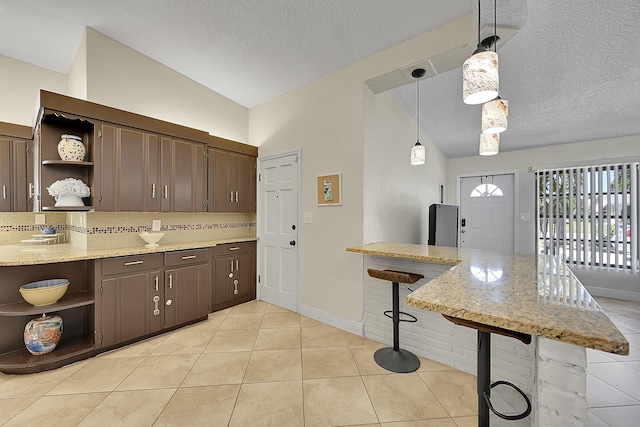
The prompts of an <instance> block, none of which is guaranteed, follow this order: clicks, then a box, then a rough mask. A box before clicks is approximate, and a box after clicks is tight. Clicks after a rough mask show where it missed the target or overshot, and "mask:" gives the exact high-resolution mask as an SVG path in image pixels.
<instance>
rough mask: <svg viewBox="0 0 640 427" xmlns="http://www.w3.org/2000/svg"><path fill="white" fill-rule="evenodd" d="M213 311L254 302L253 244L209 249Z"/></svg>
mask: <svg viewBox="0 0 640 427" xmlns="http://www.w3.org/2000/svg"><path fill="white" fill-rule="evenodd" d="M211 257H212V259H211V264H212V271H213V283H212V286H211V287H212V289H213V295H212V297H213V300H212V306H213V311H217V310H222V309H225V308H228V307H231V306H234V305H236V304H240V303H243V302H247V301H251V300H253V299H255V298H256V243H255V242H243V243H237V244H225V245H218V246H215V247H213V248H211Z"/></svg>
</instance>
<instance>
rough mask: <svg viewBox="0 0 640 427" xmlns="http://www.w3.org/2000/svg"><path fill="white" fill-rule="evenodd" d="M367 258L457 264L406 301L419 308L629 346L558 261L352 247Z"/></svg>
mask: <svg viewBox="0 0 640 427" xmlns="http://www.w3.org/2000/svg"><path fill="white" fill-rule="evenodd" d="M347 251H349V252H356V253H362V254H365V255H372V256H379V257H390V258H402V259H411V260H415V261H423V262H432V263H438V264H447V265H451V266H452V268H451V269H450V270H449V271H447V272H445V273H444V274H442V275H441V276H439V277H437V278H435V279H433V280H431V281H430V282H428V283H426V284H425V285H423V286H422V287H420V288H419V289H417V290H416V291H414V292H412V293H411V294H409V295H408V297H407V304H408V305H410V306H413V307H417V308H422V309H425V310H430V311H434V312H437V313H441V314H446V315H449V316H452V317H457V318H460V319H465V320H471V321H474V322H477V323H482V324H486V325H491V326H496V327H499V328H503V329H508V330H512V331H517V332H523V333H526V334H531V335H536V336H539V337H544V338H549V339H552V340H558V341H562V342H566V343H570V344H575V345H578V346H582V347H589V348H593V349H596V350H602V351H606V352H609V353H615V354H622V355H626V354H629V343H628V342H627V340H626V339H625V337H624V336H623V335H622V333H620V331H619V330H618V329H617V328H616V326H615V325H614V324H613V323H612V322H611V320H610V319H609V317H608V316H607V314H606V313H605V312H604V311H603V310H602V308H600V306H599V305H598V303H597V302H596V301H595V300H594V299H593V298H592V297H591V295H589V292H588V291H587V290H586V289H585V288H584V286H583V285H582V284H581V283H580V281H579V280H578V279H577V278H576V277H575V276H574V274H573V273H572V272H571V271H570V269H569V268H568V267H567V266H566V264H564V263H557V262H556V259H555V258H554V257H549V256H542V255H540V256H538V255H505V254H497V253H490V252H487V251H481V250H474V249H461V248H449V247H438V246H425V245H411V244H399V243H374V244H370V245H363V246H355V247H350V248H347Z"/></svg>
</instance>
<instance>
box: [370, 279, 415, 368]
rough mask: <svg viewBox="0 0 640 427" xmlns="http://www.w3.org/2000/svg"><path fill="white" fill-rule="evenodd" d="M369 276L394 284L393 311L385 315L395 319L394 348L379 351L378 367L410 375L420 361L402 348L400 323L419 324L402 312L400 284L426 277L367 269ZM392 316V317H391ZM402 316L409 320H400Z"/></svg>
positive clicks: (409, 315) (375, 357)
mask: <svg viewBox="0 0 640 427" xmlns="http://www.w3.org/2000/svg"><path fill="white" fill-rule="evenodd" d="M367 273H369V276H371V277H373V278H375V279H380V280H388V281H389V282H391V284H392V288H391V295H392V308H393V309H392V310H387V311H385V312H384V315H385V316H387V317H390V318H392V319H393V347H384V348H380V349H378V350H377V351H376V352H375V354H374V355H373V358H374V360H375V361H376V363H377V364H378V365H380V366H381V367H383V368H384V369H386V370H388V371H391V372H398V373H408V372H413V371H415V370H417V369H418V368H419V367H420V360H419V359H418V358H417V357H416V355H415V354H413V353H411V352H410V351H408V350H403V349H401V348H400V327H399V325H400V322H417V321H418V320H417V319H416V318H415V317H414V316H412V315H411V314H409V313H404V312H402V311H400V296H399V295H400V291H399V283H405V284H412V283H415V282H417V281H418V280H420V279H422V278H423V277H424V276H423V275H422V274H417V273H406V272H404V271H395V270H375V269H373V268H369V269H367ZM391 314H392V315H391ZM400 314H403V315H405V316H406V317H408V318H405V319H400Z"/></svg>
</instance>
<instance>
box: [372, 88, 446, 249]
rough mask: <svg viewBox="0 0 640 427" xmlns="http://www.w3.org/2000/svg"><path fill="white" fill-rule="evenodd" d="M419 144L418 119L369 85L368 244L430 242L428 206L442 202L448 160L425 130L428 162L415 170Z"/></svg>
mask: <svg viewBox="0 0 640 427" xmlns="http://www.w3.org/2000/svg"><path fill="white" fill-rule="evenodd" d="M415 142H416V121H415V118H414V117H409V116H408V115H407V112H406V111H405V110H404V109H403V108H402V107H400V105H399V104H398V103H397V102H396V100H395V98H394V97H393V96H391V94H389V93H381V94H378V95H374V94H373V93H372V92H371V91H370V90H368V88H366V87H365V147H364V189H363V194H364V209H363V217H364V237H363V241H364V243H372V242H377V241H386V242H400V243H419V244H426V243H427V240H428V235H429V228H428V223H429V222H428V221H429V205H430V204H432V203H439V202H440V192H439V186H440V183H442V184H444V183H445V182H446V167H447V158H446V157H445V156H444V155H443V154H442V152H441V151H440V150H439V149H438V148H437V147H436V146H435V145H434V144H433V143H432V142H431V141H430V140H429V138H428V137H427V135H426V134H424V132H421V135H420V143H421V144H422V145H424V146H425V148H426V152H427V162H426V163H425V164H424V165H421V166H411V165H410V164H409V158H410V155H409V153H410V150H411V147H412V146H413V145H414V144H415Z"/></svg>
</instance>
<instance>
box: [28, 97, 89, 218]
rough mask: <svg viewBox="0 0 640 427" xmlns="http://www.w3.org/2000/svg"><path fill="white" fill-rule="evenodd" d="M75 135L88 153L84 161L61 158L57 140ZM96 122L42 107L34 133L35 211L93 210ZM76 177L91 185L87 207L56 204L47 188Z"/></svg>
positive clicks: (84, 200) (85, 200)
mask: <svg viewBox="0 0 640 427" xmlns="http://www.w3.org/2000/svg"><path fill="white" fill-rule="evenodd" d="M65 134H69V135H75V136H78V137H80V138H81V139H82V144H83V145H84V147H85V152H86V153H85V156H84V160H82V161H66V160H61V159H60V155H59V154H58V143H59V142H60V139H61V137H62V135H65ZM93 141H94V123H93V122H92V121H90V120H87V119H85V118H83V117H79V116H75V115H73V114H68V113H62V112H58V111H51V110H47V109H42V110H41V111H40V116H39V120H38V122H37V124H36V129H35V132H34V157H35V164H36V170H35V196H34V210H36V211H41V210H42V211H47V210H62V211H88V210H91V209H93V201H94V197H95V194H94V193H95V187H94V185H93V181H94V175H93V156H94V143H93ZM65 178H75V179H79V180H80V181H82V182H84V183H85V184H87V185H88V186H89V187H90V188H91V194H90V196H89V197H86V198H84V199H83V202H84V204H85V206H77V207H69V206H67V207H57V206H55V203H56V200H55V199H54V198H53V197H52V196H51V195H49V192H48V191H47V187H49V186H50V185H51V184H53V183H54V182H56V181H58V180H62V179H65Z"/></svg>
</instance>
